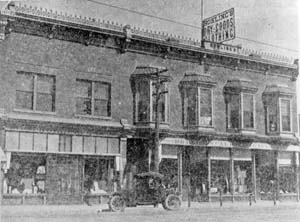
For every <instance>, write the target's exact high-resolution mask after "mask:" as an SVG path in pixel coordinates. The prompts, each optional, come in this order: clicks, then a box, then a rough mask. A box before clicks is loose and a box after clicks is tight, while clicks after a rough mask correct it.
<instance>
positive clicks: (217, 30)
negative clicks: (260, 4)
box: [202, 8, 235, 42]
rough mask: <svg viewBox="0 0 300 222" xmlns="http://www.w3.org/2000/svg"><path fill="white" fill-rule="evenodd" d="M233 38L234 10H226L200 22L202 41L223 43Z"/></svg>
mask: <svg viewBox="0 0 300 222" xmlns="http://www.w3.org/2000/svg"><path fill="white" fill-rule="evenodd" d="M234 38H235V19H234V8H231V9H228V10H226V11H224V12H221V13H219V14H217V15H214V16H212V17H209V18H206V19H204V20H203V22H202V39H203V40H205V41H209V42H225V41H229V40H232V39H234Z"/></svg>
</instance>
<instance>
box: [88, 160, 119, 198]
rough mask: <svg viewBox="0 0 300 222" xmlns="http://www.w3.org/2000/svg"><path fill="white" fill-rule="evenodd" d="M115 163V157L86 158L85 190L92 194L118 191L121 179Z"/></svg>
mask: <svg viewBox="0 0 300 222" xmlns="http://www.w3.org/2000/svg"><path fill="white" fill-rule="evenodd" d="M114 164H115V163H114V159H103V158H101V159H100V158H86V159H85V164H84V176H85V180H84V189H85V191H86V192H89V193H92V194H101V193H108V192H113V191H116V190H117V187H118V186H119V181H118V175H117V172H115V170H114Z"/></svg>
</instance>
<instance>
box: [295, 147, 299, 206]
mask: <svg viewBox="0 0 300 222" xmlns="http://www.w3.org/2000/svg"><path fill="white" fill-rule="evenodd" d="M294 156H295V158H294V159H295V165H294V166H295V178H296V184H295V186H296V193H297V202H299V201H300V197H299V196H300V189H299V153H298V152H295V154H294Z"/></svg>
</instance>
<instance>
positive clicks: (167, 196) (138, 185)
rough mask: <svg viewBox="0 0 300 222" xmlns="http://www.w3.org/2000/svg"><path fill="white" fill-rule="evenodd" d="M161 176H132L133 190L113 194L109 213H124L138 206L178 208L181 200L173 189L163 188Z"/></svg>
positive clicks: (153, 173) (143, 174) (153, 174)
mask: <svg viewBox="0 0 300 222" xmlns="http://www.w3.org/2000/svg"><path fill="white" fill-rule="evenodd" d="M162 179H163V175H162V174H160V173H156V172H145V173H140V174H137V175H135V176H134V180H133V186H132V187H133V188H132V189H127V190H121V191H119V192H115V193H113V194H112V195H111V196H110V199H109V202H108V204H109V208H110V210H111V211H114V212H120V211H124V209H125V207H136V206H138V205H154V206H158V204H160V203H161V204H162V206H163V208H164V209H166V210H176V209H178V208H180V205H181V198H180V195H179V193H176V192H175V190H174V189H171V188H165V186H164V185H163V184H162Z"/></svg>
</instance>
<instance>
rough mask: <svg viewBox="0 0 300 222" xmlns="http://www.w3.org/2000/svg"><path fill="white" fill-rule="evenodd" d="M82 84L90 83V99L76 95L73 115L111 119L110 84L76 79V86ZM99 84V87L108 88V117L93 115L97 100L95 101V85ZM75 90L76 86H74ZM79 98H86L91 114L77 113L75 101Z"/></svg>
mask: <svg viewBox="0 0 300 222" xmlns="http://www.w3.org/2000/svg"><path fill="white" fill-rule="evenodd" d="M82 82H86V83H90V84H91V96H90V97H79V96H78V95H77V94H76V107H75V113H76V115H78V116H87V117H96V118H97V117H98V118H111V117H112V112H111V111H112V108H111V83H110V82H104V81H98V80H89V79H76V85H77V84H80V83H82ZM96 83H99V84H101V85H107V86H108V98H107V107H106V108H107V114H108V115H95V100H99V99H96V97H95V84H96ZM76 88H77V86H76ZM79 98H81V99H82V98H88V99H89V100H90V101H91V104H90V106H91V114H88V113H85V114H83V113H79V112H78V110H77V101H78V99H79ZM101 100H102V99H101Z"/></svg>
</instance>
